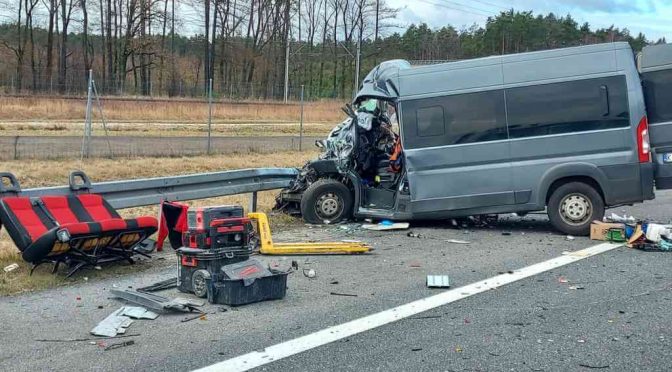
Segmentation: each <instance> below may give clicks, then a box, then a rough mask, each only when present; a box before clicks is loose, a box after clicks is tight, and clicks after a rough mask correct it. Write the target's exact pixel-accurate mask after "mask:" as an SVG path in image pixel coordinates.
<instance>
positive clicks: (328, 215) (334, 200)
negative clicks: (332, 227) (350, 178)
mask: <svg viewBox="0 0 672 372" xmlns="http://www.w3.org/2000/svg"><path fill="white" fill-rule="evenodd" d="M301 214H302V215H303V219H304V220H305V221H306V222H308V223H315V224H322V223H336V222H340V221H342V220H345V219H347V218H349V217H350V215H351V214H352V193H351V192H350V190H349V189H348V188H347V186H345V185H344V184H342V183H341V182H338V181H336V180H332V179H328V178H325V179H321V180H318V181H316V182H314V183H313V184H312V185H310V186H309V187H308V189H306V191H305V192H304V193H303V197H302V198H301Z"/></svg>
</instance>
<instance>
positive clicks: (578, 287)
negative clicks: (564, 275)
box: [569, 285, 586, 290]
mask: <svg viewBox="0 0 672 372" xmlns="http://www.w3.org/2000/svg"><path fill="white" fill-rule="evenodd" d="M569 289H573V290H577V289H586V287H581V286H578V285H570V286H569Z"/></svg>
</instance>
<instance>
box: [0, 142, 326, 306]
mask: <svg viewBox="0 0 672 372" xmlns="http://www.w3.org/2000/svg"><path fill="white" fill-rule="evenodd" d="M316 155H317V153H316V152H314V151H304V152H278V153H274V154H272V155H262V154H245V155H218V156H200V157H185V158H137V159H125V160H110V159H94V160H85V161H84V162H80V161H79V160H44V161H6V162H2V164H0V168H1V169H2V170H3V171H10V172H13V173H14V174H15V175H16V176H17V178H18V179H19V181H20V182H21V185H22V187H23V188H30V187H40V186H53V185H63V184H66V183H67V176H68V173H69V172H70V171H71V170H74V169H81V170H83V171H84V172H86V173H87V174H88V175H89V177H91V179H92V181H93V182H97V181H107V180H117V179H130V178H143V177H161V176H168V175H179V174H190V173H199V172H214V171H222V170H229V169H240V168H257V167H300V166H301V165H303V164H304V163H305V162H306V161H308V160H310V159H312V158H314V157H315V156H316ZM276 194H277V192H276V191H269V192H263V193H260V194H259V200H258V201H259V208H260V210H262V211H268V210H269V209H270V208H271V207H272V206H273V204H274V199H275V195H276ZM233 203H235V204H241V205H243V206H247V195H236V196H230V197H221V198H215V199H209V200H198V201H195V202H192V204H200V205H212V204H233ZM121 212H122V214H123V215H124V216H128V217H130V216H137V215H157V214H158V209H157V207H155V206H153V207H143V208H133V209H126V210H122V211H121ZM292 220H293V219H292V218H290V217H287V216H277V217H275V218H273V219H271V221H272V224H273V225H275V226H276V227H279V226H282V225H286V224H289V223H296V222H298V221H292ZM14 262H16V263H18V264H19V265H20V268H19V269H17V270H15V271H12V272H10V273H4V272H3V271H0V295H6V294H14V293H19V292H22V291H30V290H35V289H40V288H45V287H52V286H57V285H63V284H67V283H69V282H71V281H73V280H82V279H81V278H82V276H81V275H80V276H76V277H75V278H73V279H68V280H66V279H64V278H63V276H64V275H63V274H62V273H60V274H59V275H52V274H51V273H50V267H49V265H45V267H41V268H38V270H36V272H35V273H34V274H33V276H31V277H29V276H28V272H29V265H28V264H26V263H25V262H23V260H22V259H21V257H20V255H19V254H18V250H17V249H16V247H15V246H14V244H13V243H12V241H11V239H9V237H8V236H7V233H6V231H4V229H2V230H1V231H0V268H1V267H5V266H7V265H9V264H11V263H14ZM138 266H139V267H138ZM138 266H136V267H128V266H125V265H121V266H118V267H117V266H116V265H115V266H114V267H109V268H108V267H106V268H104V270H102V271H95V270H93V271H88V272H87V273H86V274H84V275H86V276H88V277H95V276H100V275H119V274H123V272H124V270H138V269H142V265H138Z"/></svg>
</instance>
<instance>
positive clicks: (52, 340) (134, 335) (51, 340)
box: [35, 333, 140, 344]
mask: <svg viewBox="0 0 672 372" xmlns="http://www.w3.org/2000/svg"><path fill="white" fill-rule="evenodd" d="M136 336H140V334H139V333H133V334H123V335H117V336H116V337H114V338H123V337H136ZM109 338H112V337H89V338H61V339H50V338H41V339H37V340H35V341H37V342H83V341H89V342H92V343H93V344H95V342H94V341H95V340H106V339H109Z"/></svg>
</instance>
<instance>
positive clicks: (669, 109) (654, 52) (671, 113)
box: [639, 44, 672, 189]
mask: <svg viewBox="0 0 672 372" xmlns="http://www.w3.org/2000/svg"><path fill="white" fill-rule="evenodd" d="M639 67H640V72H641V77H642V86H643V88H644V100H645V102H646V112H647V115H648V118H649V138H650V141H651V148H652V156H653V162H654V165H655V178H656V188H657V189H672V44H664V45H654V46H650V47H646V48H644V50H643V51H642V55H641V59H640V66H639Z"/></svg>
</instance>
